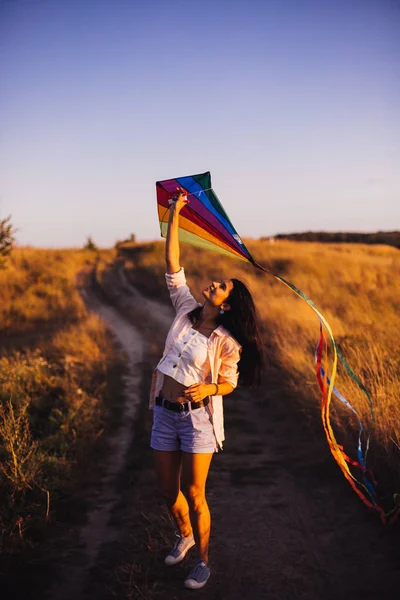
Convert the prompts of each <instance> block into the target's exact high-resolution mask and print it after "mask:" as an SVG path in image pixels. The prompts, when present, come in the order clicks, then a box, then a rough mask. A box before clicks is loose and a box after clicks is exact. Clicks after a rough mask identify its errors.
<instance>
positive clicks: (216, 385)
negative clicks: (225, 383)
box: [213, 383, 219, 396]
mask: <svg viewBox="0 0 400 600" xmlns="http://www.w3.org/2000/svg"><path fill="white" fill-rule="evenodd" d="M213 385H215V394H214V396H218V395H219V385H218V383H213Z"/></svg>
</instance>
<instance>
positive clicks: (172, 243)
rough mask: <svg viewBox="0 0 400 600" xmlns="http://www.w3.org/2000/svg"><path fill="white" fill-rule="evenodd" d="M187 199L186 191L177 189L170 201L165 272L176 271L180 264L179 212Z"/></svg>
mask: <svg viewBox="0 0 400 600" xmlns="http://www.w3.org/2000/svg"><path fill="white" fill-rule="evenodd" d="M187 203H188V200H187V198H186V192H185V190H183V189H180V190H178V195H177V198H176V200H174V201H173V202H172V203H171V208H170V212H169V220H168V230H167V241H166V244H165V261H166V263H167V273H177V272H178V271H179V270H180V268H181V266H180V264H179V239H178V227H179V213H180V212H181V210H182V208H183V207H184V206H186V204H187Z"/></svg>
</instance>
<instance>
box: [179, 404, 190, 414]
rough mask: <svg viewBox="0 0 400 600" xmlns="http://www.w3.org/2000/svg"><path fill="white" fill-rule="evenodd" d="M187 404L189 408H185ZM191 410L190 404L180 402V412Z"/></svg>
mask: <svg viewBox="0 0 400 600" xmlns="http://www.w3.org/2000/svg"><path fill="white" fill-rule="evenodd" d="M185 404H187V407H186V408H185ZM188 410H189V402H180V403H179V412H185V411H186V412H187V411H188Z"/></svg>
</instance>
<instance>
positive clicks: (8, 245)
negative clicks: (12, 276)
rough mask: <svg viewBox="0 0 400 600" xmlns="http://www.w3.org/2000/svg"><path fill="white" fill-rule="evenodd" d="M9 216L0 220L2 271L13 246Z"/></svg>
mask: <svg viewBox="0 0 400 600" xmlns="http://www.w3.org/2000/svg"><path fill="white" fill-rule="evenodd" d="M10 219H11V216H8V217H6V218H5V219H1V220H0V269H4V268H5V266H6V262H7V257H8V256H9V255H10V254H11V250H12V249H13V247H14V244H15V237H14V234H15V230H14V228H13V226H12V223H11V221H10Z"/></svg>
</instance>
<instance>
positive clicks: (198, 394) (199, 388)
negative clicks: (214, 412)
mask: <svg viewBox="0 0 400 600" xmlns="http://www.w3.org/2000/svg"><path fill="white" fill-rule="evenodd" d="M213 392H215V385H214V384H207V383H194V384H193V385H190V386H189V387H188V388H186V390H184V392H183V395H184V396H185V398H186V400H187V401H189V402H200V400H204V398H207V396H210V395H211V394H212V393H213Z"/></svg>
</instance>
